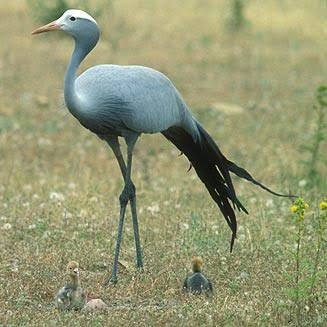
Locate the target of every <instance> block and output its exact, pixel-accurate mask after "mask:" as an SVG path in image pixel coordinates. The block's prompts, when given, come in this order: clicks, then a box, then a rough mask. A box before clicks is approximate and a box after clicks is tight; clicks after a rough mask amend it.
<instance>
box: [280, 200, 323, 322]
mask: <svg viewBox="0 0 327 327" xmlns="http://www.w3.org/2000/svg"><path fill="white" fill-rule="evenodd" d="M308 207H309V205H308V204H307V203H305V202H304V200H303V199H302V198H298V199H297V200H296V201H295V202H294V204H293V205H292V206H291V208H290V210H291V212H292V217H293V221H294V223H295V226H296V230H297V232H296V237H295V240H296V250H295V254H294V261H295V271H294V274H293V277H294V280H295V282H294V286H293V287H290V288H288V289H287V290H286V293H287V294H288V296H289V297H290V299H291V301H293V303H294V305H295V319H296V324H297V326H302V325H303V322H304V318H303V311H314V310H315V308H314V306H315V300H316V299H317V297H319V293H320V291H317V292H316V293H315V292H314V291H315V285H316V283H317V281H318V280H319V278H320V277H322V276H323V275H324V274H325V273H324V272H323V271H322V270H321V269H320V268H319V265H320V262H321V255H322V246H323V243H324V242H325V241H326V240H325V239H324V233H325V232H326V227H327V226H326V221H327V210H326V208H327V202H326V201H322V202H321V203H320V212H319V213H318V215H317V217H315V216H314V218H316V219H315V224H314V242H315V243H314V247H313V248H314V253H313V255H312V256H311V257H310V256H305V253H306V249H305V247H306V246H310V247H312V240H310V244H309V245H307V244H304V240H305V231H306V225H305V213H306V211H307V209H308ZM288 277H290V276H288ZM291 278H292V277H291ZM291 278H290V279H291ZM292 279H293V278H292Z"/></svg>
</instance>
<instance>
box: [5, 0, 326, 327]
mask: <svg viewBox="0 0 327 327" xmlns="http://www.w3.org/2000/svg"><path fill="white" fill-rule="evenodd" d="M94 3H96V6H97V8H95V9H94V10H97V11H99V8H102V7H100V6H104V3H105V1H100V0H99V1H96V2H94ZM228 10H229V1H228V0H224V1H214V0H210V1H207V2H206V5H203V3H202V2H201V1H198V0H190V1H180V2H179V1H167V2H166V1H131V0H122V1H114V2H113V5H112V7H111V11H103V12H102V13H101V15H100V18H99V24H100V25H101V27H102V31H103V33H102V37H101V42H100V44H99V45H98V46H97V48H96V50H95V51H94V52H92V54H91V55H90V56H89V57H88V58H87V59H86V61H85V63H83V65H82V66H83V67H82V69H85V68H87V67H88V66H90V65H94V64H96V63H104V62H107V63H108V62H112V63H118V64H143V65H148V66H151V67H154V68H156V69H158V70H161V71H163V72H164V73H165V74H167V75H168V76H169V77H170V78H171V79H172V80H173V81H174V83H175V85H176V86H177V87H178V89H179V90H180V91H181V93H182V94H183V96H184V98H185V100H186V102H187V103H188V105H189V106H190V107H191V108H193V111H194V114H195V115H196V116H197V117H198V118H199V120H200V121H201V122H202V123H203V125H204V126H206V128H207V129H208V131H209V132H210V133H211V134H212V136H213V137H214V139H215V140H217V142H218V144H219V145H220V147H221V148H222V150H223V152H224V153H225V154H226V155H227V157H229V158H230V159H231V160H233V161H236V162H237V163H238V164H240V165H242V166H244V167H245V168H247V169H249V171H251V173H252V174H253V175H254V176H255V177H256V178H257V179H259V180H260V181H263V182H264V183H265V184H267V185H269V186H270V187H272V188H273V189H275V190H277V191H284V192H288V191H289V190H291V191H292V192H294V193H297V194H299V195H301V196H302V197H303V198H304V199H305V200H306V201H307V202H309V203H310V209H309V213H308V217H309V218H308V220H306V234H305V235H304V237H303V240H302V244H303V245H304V246H305V249H306V251H304V252H303V253H304V254H303V258H301V260H302V261H301V262H303V264H305V263H306V262H307V261H308V260H310V258H312V257H313V256H314V253H315V249H314V246H312V240H313V239H314V234H313V233H312V225H313V224H314V221H313V219H312V218H311V217H312V215H313V212H314V210H315V207H316V203H317V202H319V201H320V200H321V199H322V198H323V197H324V196H326V189H327V187H326V186H327V185H326V181H325V183H321V185H320V188H319V189H317V188H314V189H310V188H304V187H300V186H299V182H300V181H301V180H302V179H303V178H305V176H307V175H306V173H305V171H304V168H305V167H304V166H303V164H302V163H301V162H302V161H303V160H307V159H308V157H309V154H308V153H307V152H304V151H303V150H302V149H301V146H303V145H305V144H306V143H309V142H310V140H311V138H312V135H313V133H314V131H315V124H314V121H315V114H314V112H313V109H312V106H313V103H314V101H315V98H314V92H315V90H316V88H317V87H318V86H319V85H320V84H326V79H327V60H326V57H327V56H326V55H327V53H326V46H325V44H326V41H325V40H326V36H327V29H326V28H325V26H326V22H325V17H326V12H327V6H326V5H324V4H323V2H321V1H318V0H316V1H311V2H310V3H309V2H307V1H304V0H303V1H298V2H297V4H296V6H295V5H294V2H293V1H290V0H289V1H272V0H267V1H264V2H263V1H258V0H254V1H250V2H249V3H248V5H247V7H246V18H247V24H246V26H245V27H244V29H243V30H242V31H241V32H240V33H238V34H229V33H228V32H226V26H225V24H226V15H227V14H228ZM55 18H56V17H53V19H55ZM38 25H39V23H37V22H36V21H35V17H33V12H32V11H31V10H29V8H28V7H27V6H26V5H25V4H23V1H18V0H17V1H11V2H10V3H7V4H5V2H4V1H3V2H1V4H0V32H1V40H2V44H4V45H5V46H2V47H1V48H0V167H1V168H0V258H1V266H0V284H1V287H0V325H6V326H18V325H21V326H54V325H56V326H57V325H58V326H68V325H69V326H79V325H81V326H111V325H118V326H120V325H124V324H125V325H126V324H128V325H130V324H132V323H134V324H138V325H141V326H143V325H144V326H145V325H147V326H161V325H167V326H186V325H187V326H199V325H205V326H217V325H219V326H242V325H243V326H286V325H288V326H295V324H296V320H295V316H294V305H292V303H291V302H290V299H289V298H288V296H287V294H286V293H285V291H284V290H285V289H287V288H289V287H292V286H294V280H292V279H289V278H287V277H286V276H289V275H290V274H292V273H293V272H294V251H295V246H296V243H295V236H294V235H295V233H296V229H295V226H294V224H293V222H292V219H291V214H290V213H289V206H290V202H289V201H288V200H285V199H279V198H275V197H273V196H271V195H269V194H267V193H265V192H263V191H261V190H259V189H258V188H256V187H254V186H252V185H250V184H249V183H246V182H243V181H239V180H238V179H235V185H236V189H237V192H238V194H239V197H240V199H241V200H242V202H243V203H244V204H245V206H246V207H247V209H248V210H249V212H250V215H249V216H246V215H244V214H239V215H238V221H239V233H238V239H237V241H236V244H235V249H234V252H233V254H230V253H229V240H230V231H229V229H228V227H227V224H226V223H225V221H224V219H223V217H222V215H221V214H220V213H219V212H218V211H217V208H216V206H215V205H214V203H213V201H212V200H211V199H210V197H209V195H208V194H207V192H206V191H205V188H204V186H203V185H202V184H201V182H200V181H199V180H198V179H197V177H196V175H195V173H194V171H193V170H192V171H190V172H188V173H187V172H186V171H187V168H188V163H187V161H186V160H185V159H184V158H182V157H178V155H179V152H178V151H177V150H176V149H174V148H173V147H172V146H171V145H170V144H168V142H167V141H165V140H164V139H163V138H162V137H161V136H160V135H153V136H147V135H144V136H142V138H141V140H140V142H139V143H138V145H137V146H136V151H135V159H134V167H133V179H134V182H135V184H136V186H137V190H138V210H139V224H140V232H141V241H142V249H143V252H144V264H145V272H144V273H143V274H140V273H138V272H137V271H136V270H135V268H134V243H133V242H134V241H133V237H132V224H131V221H130V216H128V217H127V219H126V226H125V229H124V239H123V247H122V252H121V259H122V260H123V261H124V265H125V266H126V267H121V268H120V271H119V283H118V284H117V285H116V286H115V287H109V288H103V287H102V283H103V281H104V280H105V278H106V277H108V275H109V273H110V269H111V265H112V261H113V252H114V246H115V240H116V228H117V223H118V210H119V208H118V194H119V192H120V191H121V188H122V180H121V176H120V172H119V168H118V166H117V163H116V160H115V158H114V156H113V154H112V152H111V151H109V150H108V148H107V147H106V145H105V144H104V143H102V142H101V141H100V140H99V139H98V138H96V137H95V136H93V135H91V134H90V133H89V132H88V131H86V130H84V129H83V128H81V127H80V126H79V124H78V123H77V122H76V120H74V118H73V117H72V116H71V115H70V114H69V113H68V112H67V110H66V109H65V108H64V105H63V96H62V80H63V74H64V71H65V67H66V64H67V61H68V59H69V56H70V52H71V50H72V42H71V40H70V39H69V38H67V37H60V36H58V34H57V35H55V34H48V35H42V36H38V37H34V36H33V37H32V36H31V35H30V31H32V30H33V29H34V28H35V27H37V26H38ZM221 102H223V103H230V104H235V105H238V106H241V108H243V110H242V111H241V112H240V113H237V114H233V115H232V114H226V113H224V112H221V111H219V110H217V109H215V108H216V104H217V103H221ZM325 148H326V140H325V141H324V142H323V143H322V144H321V149H325ZM318 172H319V174H321V176H322V178H321V179H323V177H324V176H326V174H327V170H326V166H325V165H323V164H322V165H320V166H319V167H318ZM310 210H311V211H310ZM310 212H311V213H310ZM321 251H323V252H324V255H323V254H322V255H321V257H322V262H321V265H320V268H319V269H320V270H321V271H322V272H323V271H326V268H325V267H326V263H327V261H326V258H327V256H326V244H325V245H324V247H323V248H322V250H321ZM193 255H201V256H202V257H203V259H204V262H205V267H204V269H205V272H206V273H207V275H208V276H209V277H210V278H211V279H212V281H213V285H214V288H215V296H214V298H213V299H212V300H209V301H207V300H206V299H204V298H193V297H192V298H188V297H185V296H183V295H182V294H181V286H182V283H183V280H184V278H185V276H186V275H187V273H188V271H189V265H190V259H191V257H192V256H193ZM69 260H77V261H79V262H80V265H81V267H82V270H83V271H82V281H83V285H84V287H85V288H86V290H87V292H88V293H90V294H93V295H96V296H98V297H101V298H102V299H103V300H104V301H105V302H106V303H107V304H108V306H109V309H108V311H107V312H103V313H85V312H84V313H76V312H70V313H65V314H60V313H58V312H57V311H56V310H55V308H54V305H53V297H54V295H55V293H56V291H57V290H58V289H59V287H61V286H62V284H63V282H64V281H65V276H64V274H63V271H64V269H65V266H66V264H67V262H68V261H69ZM125 263H126V264H125ZM326 282H327V278H326V274H322V276H321V278H320V279H319V280H318V281H317V286H316V296H315V298H314V301H313V305H311V306H310V307H309V308H305V307H303V311H302V315H303V316H302V323H303V325H307V326H324V325H326V324H327V316H326V302H327V294H326V287H325V285H326Z"/></svg>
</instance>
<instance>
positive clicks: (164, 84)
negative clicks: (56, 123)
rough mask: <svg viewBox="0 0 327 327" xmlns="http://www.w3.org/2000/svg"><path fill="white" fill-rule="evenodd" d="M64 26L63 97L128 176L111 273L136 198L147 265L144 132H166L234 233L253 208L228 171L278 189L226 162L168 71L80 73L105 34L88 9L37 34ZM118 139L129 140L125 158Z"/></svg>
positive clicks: (97, 69) (106, 68) (110, 68)
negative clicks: (141, 187) (134, 172)
mask: <svg viewBox="0 0 327 327" xmlns="http://www.w3.org/2000/svg"><path fill="white" fill-rule="evenodd" d="M54 30H62V31H64V32H66V33H68V34H69V35H71V36H72V37H73V39H74V40H75V48H74V51H73V54H72V56H71V59H70V62H69V65H68V67H67V70H66V74H65V79H64V97H65V103H66V106H67V108H68V109H69V111H70V112H71V113H72V115H73V116H75V117H76V118H77V119H78V120H79V122H80V123H81V124H82V125H83V126H84V127H85V128H87V129H89V130H90V131H92V132H93V133H95V134H96V135H97V136H98V137H99V138H101V139H102V140H104V141H106V142H107V143H108V144H109V146H110V147H111V149H112V150H113V152H114V154H115V156H116V158H117V161H118V164H119V167H120V170H121V173H122V176H123V179H124V183H125V185H124V188H123V190H122V192H121V194H120V197H119V202H120V215H119V224H118V233H117V243H116V248H115V257H114V263H113V268H112V274H111V278H110V279H109V281H111V282H116V281H117V266H118V258H119V251H120V245H121V240H122V231H123V224H124V217H125V211H126V206H127V204H128V202H130V206H131V213H132V221H133V230H134V239H135V249H136V264H137V267H139V268H142V267H143V263H142V253H141V245H140V237H139V228H138V219H137V210H136V189H135V186H134V184H133V182H132V179H131V169H132V157H133V149H134V146H135V143H136V141H137V139H138V137H139V136H140V135H141V134H142V133H162V134H163V135H164V136H165V137H166V138H167V139H168V140H169V141H170V142H172V143H173V144H174V145H175V146H176V147H177V148H178V149H179V150H180V151H181V152H182V153H183V154H184V155H185V156H186V157H187V158H188V160H189V161H190V163H191V165H192V166H193V167H194V169H195V171H196V173H197V175H198V176H199V178H200V179H201V181H202V182H203V183H204V185H205V186H206V188H207V190H208V191H209V193H210V195H211V197H212V199H213V200H214V201H215V202H216V204H217V206H218V207H219V209H220V210H221V212H222V214H223V215H224V217H225V219H226V221H227V223H228V225H229V227H230V229H231V230H232V238H231V242H230V250H231V251H232V249H233V244H234V240H235V237H236V231H237V221H236V216H235V212H234V210H235V209H238V210H239V211H243V212H245V213H248V212H247V210H246V209H245V207H244V206H243V205H242V203H241V202H240V201H239V199H238V198H237V196H236V193H235V190H234V186H233V183H232V180H231V177H230V172H232V173H234V174H236V175H237V176H239V177H241V178H244V179H246V180H248V181H250V182H252V183H254V184H256V185H258V186H260V187H261V188H263V189H265V190H266V191H268V192H270V193H272V194H274V195H278V196H288V195H282V194H279V193H276V192H273V191H272V190H270V189H269V188H267V187H266V186H264V185H263V184H261V183H259V182H258V181H256V180H255V179H254V178H253V177H252V176H251V175H250V174H249V173H248V172H247V171H246V170H245V169H243V168H241V167H239V166H237V165H236V164H235V163H233V162H232V161H230V160H228V159H227V158H226V157H225V156H224V155H223V154H222V152H221V151H220V149H219V148H218V146H217V144H216V143H215V142H214V140H213V139H212V138H211V137H210V135H209V134H208V132H207V131H206V130H205V129H204V128H203V127H202V126H201V125H200V123H199V122H198V121H197V120H196V119H195V118H194V117H193V116H192V114H191V112H190V110H189V108H188V107H187V105H186V104H185V102H184V100H183V98H182V96H181V95H180V93H179V92H178V91H177V89H176V88H175V86H174V85H173V83H172V82H171V81H170V80H169V79H168V78H167V77H166V76H165V75H163V74H162V73H160V72H158V71H156V70H154V69H151V68H148V67H143V66H118V65H97V66H94V67H91V68H89V69H87V70H86V71H85V72H83V73H82V74H81V75H79V76H78V77H77V69H78V67H79V65H80V63H81V62H82V61H83V59H84V58H85V57H86V56H87V55H88V53H89V52H90V51H91V50H92V49H93V48H94V47H95V45H96V44H97V42H98V40H99V35H100V31H99V27H98V24H97V22H96V21H95V20H94V18H93V17H91V16H90V15H89V14H87V13H86V12H84V11H82V10H77V9H70V10H67V11H66V12H65V13H64V14H63V15H62V16H61V17H60V18H58V19H57V20H55V21H53V22H51V23H49V24H47V25H44V26H42V27H39V28H37V29H36V30H34V31H33V32H32V34H39V33H43V32H48V31H54ZM118 137H122V138H124V140H125V142H126V145H127V162H125V160H124V158H123V155H122V152H121V150H120V145H119V141H118Z"/></svg>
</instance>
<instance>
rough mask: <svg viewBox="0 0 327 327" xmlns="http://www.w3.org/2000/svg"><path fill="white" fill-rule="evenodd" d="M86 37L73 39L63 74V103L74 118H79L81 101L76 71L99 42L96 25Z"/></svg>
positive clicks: (91, 27) (90, 27)
mask: <svg viewBox="0 0 327 327" xmlns="http://www.w3.org/2000/svg"><path fill="white" fill-rule="evenodd" d="M88 31H89V33H88V34H87V36H85V35H81V36H79V37H74V36H73V38H74V39H75V48H74V51H73V54H72V56H71V59H70V62H69V65H68V67H67V70H66V74H65V82H64V94H65V103H66V106H67V107H68V109H69V111H70V112H71V113H72V114H73V115H74V116H75V117H76V118H81V115H82V111H81V110H82V99H81V96H82V95H79V94H78V93H77V91H76V87H75V80H76V74H77V69H78V67H79V65H80V64H81V62H82V61H83V59H84V58H85V57H86V56H87V55H88V54H89V53H90V51H91V50H92V49H93V48H94V47H95V46H96V44H97V42H98V40H99V29H98V27H97V25H91V26H89V29H88Z"/></svg>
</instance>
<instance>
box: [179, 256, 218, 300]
mask: <svg viewBox="0 0 327 327" xmlns="http://www.w3.org/2000/svg"><path fill="white" fill-rule="evenodd" d="M202 265H203V262H202V259H201V258H200V257H194V258H193V260H192V271H193V273H192V275H191V276H188V277H187V278H186V279H185V280H184V284H183V290H184V291H185V292H188V293H191V294H194V295H200V294H205V295H206V296H211V295H212V294H213V286H212V283H211V281H210V279H208V278H207V277H205V276H204V274H203V273H202Z"/></svg>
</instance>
